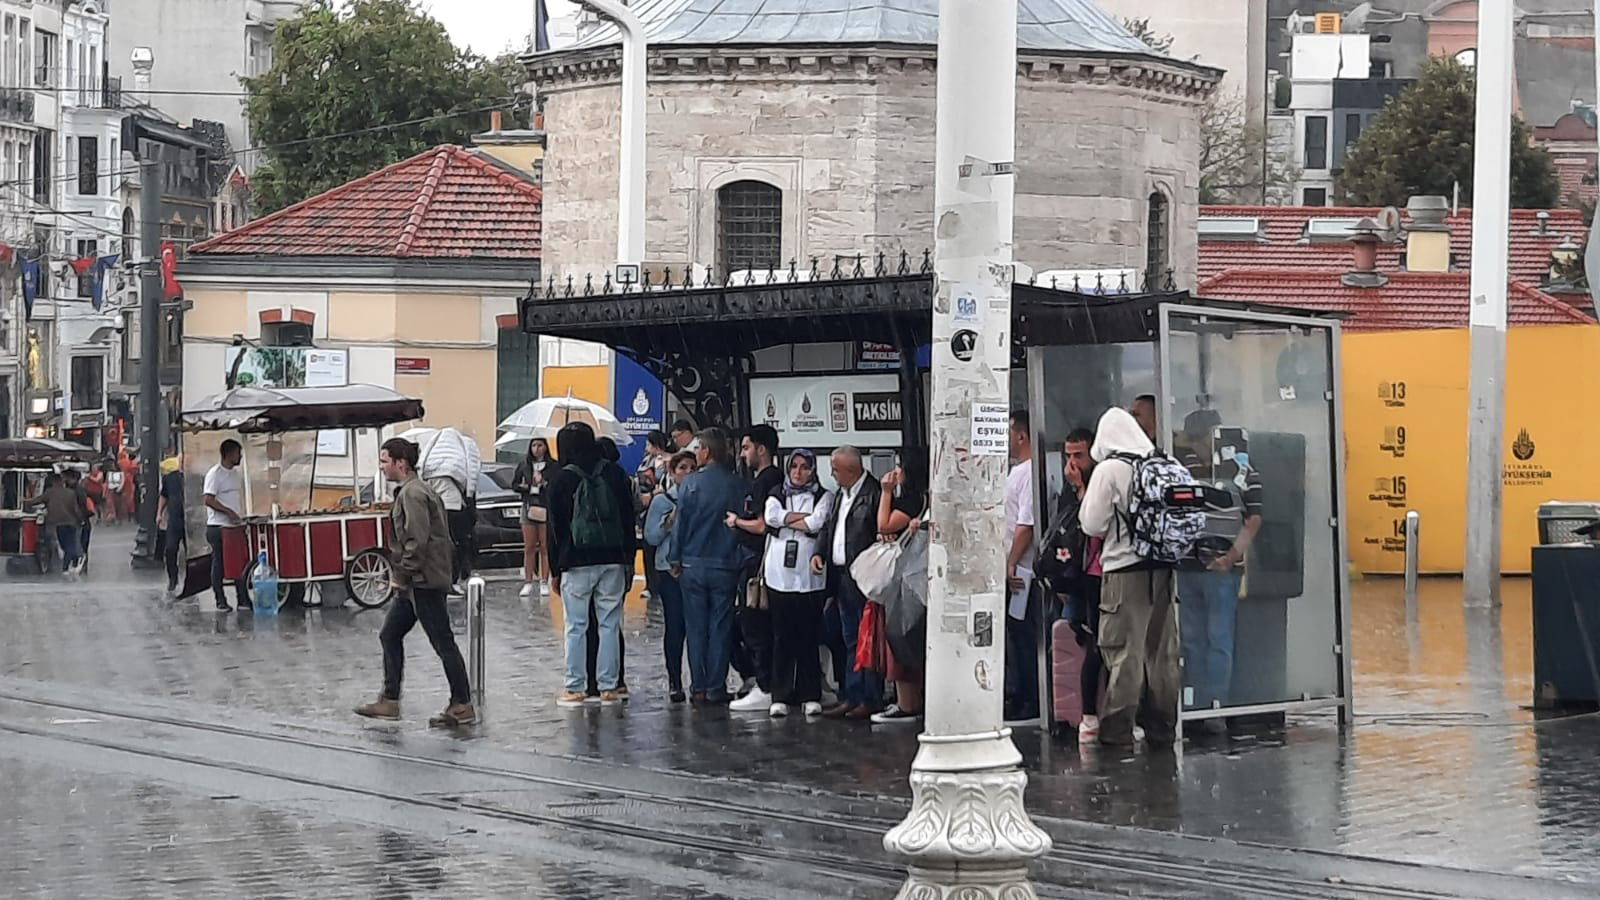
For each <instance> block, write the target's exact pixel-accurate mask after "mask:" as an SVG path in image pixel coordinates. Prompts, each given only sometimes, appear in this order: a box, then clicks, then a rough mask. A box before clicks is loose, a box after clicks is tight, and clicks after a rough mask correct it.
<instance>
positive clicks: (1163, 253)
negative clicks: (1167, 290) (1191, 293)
mask: <svg viewBox="0 0 1600 900" xmlns="http://www.w3.org/2000/svg"><path fill="white" fill-rule="evenodd" d="M1149 204H1150V205H1149V208H1148V209H1147V210H1146V211H1145V229H1146V231H1145V245H1144V277H1145V281H1146V282H1147V283H1149V284H1160V283H1161V280H1162V278H1163V276H1165V275H1166V272H1167V259H1168V253H1167V248H1168V247H1169V246H1170V242H1171V238H1170V234H1171V231H1170V228H1171V217H1170V216H1169V215H1168V208H1169V205H1168V203H1167V195H1166V194H1163V193H1161V192H1160V191H1152V192H1151V193H1150V201H1149Z"/></svg>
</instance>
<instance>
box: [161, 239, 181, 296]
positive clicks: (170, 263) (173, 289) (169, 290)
mask: <svg viewBox="0 0 1600 900" xmlns="http://www.w3.org/2000/svg"><path fill="white" fill-rule="evenodd" d="M182 296H183V285H181V284H179V283H178V248H177V246H176V245H174V244H173V243H172V242H171V241H162V242H161V300H162V302H166V301H169V300H176V299H177V298H179V297H182Z"/></svg>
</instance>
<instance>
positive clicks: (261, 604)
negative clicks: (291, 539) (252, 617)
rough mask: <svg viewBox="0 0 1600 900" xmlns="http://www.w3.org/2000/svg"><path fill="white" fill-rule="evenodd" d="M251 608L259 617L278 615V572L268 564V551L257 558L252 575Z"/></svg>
mask: <svg viewBox="0 0 1600 900" xmlns="http://www.w3.org/2000/svg"><path fill="white" fill-rule="evenodd" d="M250 606H251V608H252V609H254V610H255V613H256V615H258V616H275V615H277V614H278V570H276V569H274V568H273V567H272V566H270V565H268V564H267V551H265V550H263V551H261V553H260V554H259V555H257V556H256V568H255V571H254V572H253V573H252V574H251V575H250Z"/></svg>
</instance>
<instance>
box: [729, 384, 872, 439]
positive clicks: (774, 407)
mask: <svg viewBox="0 0 1600 900" xmlns="http://www.w3.org/2000/svg"><path fill="white" fill-rule="evenodd" d="M902 419H903V415H902V411H901V408H900V376H898V375H793V376H783V377H778V378H752V379H750V421H752V422H764V423H766V424H768V425H771V426H772V427H773V429H774V430H776V431H777V432H778V445H779V446H780V447H782V448H783V449H785V450H789V449H793V448H796V447H805V448H808V449H829V448H833V447H839V446H842V445H845V444H849V445H850V446H853V447H858V448H861V449H872V448H890V447H899V446H900V443H901V437H900V423H901V421H902Z"/></svg>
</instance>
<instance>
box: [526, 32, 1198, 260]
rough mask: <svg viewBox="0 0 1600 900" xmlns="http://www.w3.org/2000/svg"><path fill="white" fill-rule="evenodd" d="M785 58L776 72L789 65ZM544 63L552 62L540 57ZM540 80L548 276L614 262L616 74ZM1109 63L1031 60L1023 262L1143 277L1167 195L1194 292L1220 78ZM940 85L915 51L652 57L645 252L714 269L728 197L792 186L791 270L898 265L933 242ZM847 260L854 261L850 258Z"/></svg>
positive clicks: (546, 75) (1178, 250)
mask: <svg viewBox="0 0 1600 900" xmlns="http://www.w3.org/2000/svg"><path fill="white" fill-rule="evenodd" d="M780 62H781V64H780ZM545 65H549V64H548V63H546V64H545ZM562 71H563V70H559V69H555V68H545V69H541V68H539V67H538V66H535V67H534V69H533V72H534V77H535V80H537V81H540V82H541V87H540V90H541V94H542V95H543V97H544V104H545V105H544V116H545V127H546V129H547V132H548V135H549V138H548V140H549V145H548V146H549V150H548V154H547V157H546V161H545V169H544V172H545V193H544V215H545V222H544V259H543V266H544V271H545V272H546V273H548V274H550V275H555V276H557V277H558V278H564V277H565V276H566V275H568V274H574V275H575V276H576V277H577V279H578V280H579V283H581V280H582V277H583V274H584V273H589V272H594V273H603V272H605V271H608V270H609V269H610V267H611V265H612V263H613V262H614V261H615V260H614V258H613V257H614V256H615V244H616V239H615V234H616V232H615V227H616V226H615V216H616V208H617V207H616V184H617V181H616V165H617V129H618V120H619V108H620V90H619V88H618V87H617V86H616V81H615V70H614V68H611V69H610V70H609V74H608V75H602V76H596V75H594V74H593V70H592V69H585V70H584V71H585V72H588V73H590V74H589V75H588V76H587V77H584V78H581V79H580V78H577V77H564V76H563V75H562V74H561V73H562ZM1138 71H1139V70H1136V71H1135V73H1134V74H1133V75H1131V76H1130V75H1128V74H1127V72H1125V71H1123V70H1119V69H1116V68H1114V67H1108V66H1107V64H1106V63H1105V62H1104V61H1098V60H1097V61H1095V62H1093V63H1085V64H1082V65H1079V64H1077V63H1075V62H1072V61H1066V62H1063V61H1062V60H1059V59H1055V60H1050V61H1043V60H1036V61H1034V62H1033V63H1026V62H1025V63H1024V65H1023V66H1022V67H1021V69H1020V72H1021V73H1022V74H1020V75H1019V79H1018V98H1017V160H1016V162H1017V166H1018V178H1017V198H1016V239H1017V259H1018V261H1019V262H1021V263H1024V264H1026V265H1028V266H1030V267H1032V268H1033V269H1035V270H1044V269H1060V268H1112V267H1127V268H1136V269H1142V268H1143V267H1144V261H1145V234H1144V232H1145V222H1146V209H1147V202H1148V198H1149V196H1150V194H1151V192H1152V191H1155V190H1161V191H1163V192H1165V193H1166V194H1167V195H1168V197H1169V198H1170V199H1171V201H1172V202H1171V209H1172V216H1171V218H1172V222H1171V245H1172V252H1171V257H1170V258H1171V265H1172V267H1173V268H1174V269H1175V270H1176V272H1177V279H1178V283H1179V285H1181V286H1192V284H1193V273H1194V267H1195V234H1194V228H1195V220H1196V217H1197V215H1198V183H1199V178H1198V172H1197V165H1198V162H1197V159H1198V152H1199V138H1198V127H1199V126H1198V123H1199V103H1200V102H1201V100H1202V99H1203V96H1204V93H1205V91H1206V90H1209V88H1210V86H1211V84H1213V83H1214V81H1215V73H1206V72H1202V73H1201V74H1199V75H1197V74H1196V72H1195V71H1194V70H1193V69H1186V70H1181V71H1179V72H1178V73H1177V74H1176V75H1173V74H1172V73H1168V78H1167V80H1166V81H1164V82H1152V81H1151V80H1150V79H1149V77H1148V70H1143V71H1145V73H1146V74H1145V75H1143V76H1141V75H1139V74H1138ZM934 86H935V74H934V69H933V65H932V61H931V60H927V59H921V58H917V57H876V56H874V57H866V56H855V55H852V56H848V57H843V56H841V57H796V58H794V59H786V60H781V61H780V60H779V59H778V58H777V57H768V56H761V57H757V58H744V59H737V58H734V59H727V58H722V59H718V58H709V59H691V58H688V57H687V56H685V57H682V58H678V57H675V58H673V59H669V60H662V59H656V60H652V72H651V79H650V84H649V89H648V90H649V99H648V102H647V110H648V125H647V128H648V135H649V136H648V140H647V145H648V150H647V159H648V163H647V164H648V174H647V183H646V190H647V199H646V210H647V215H648V217H649V224H648V226H647V229H646V259H647V260H648V262H649V263H651V264H652V266H653V267H656V268H659V266H660V265H661V264H669V265H671V266H672V267H673V269H674V270H675V272H676V273H677V274H676V275H675V277H681V271H682V269H683V267H684V266H686V265H688V264H691V263H694V264H701V265H714V264H715V263H716V191H717V189H718V188H719V187H721V186H722V185H725V184H727V183H728V182H730V181H735V180H739V179H742V178H753V179H757V180H761V181H765V182H768V183H770V184H773V185H776V186H777V187H779V188H780V189H782V190H783V192H784V210H783V213H784V223H783V258H784V260H785V262H787V261H789V260H797V261H798V263H799V265H800V266H801V267H802V268H806V267H809V265H810V261H809V260H810V259H811V258H812V257H816V258H818V260H819V263H818V264H819V266H820V267H822V268H823V269H824V270H826V269H829V268H831V267H832V265H833V260H834V256H835V254H839V255H844V256H849V257H853V256H854V255H855V254H858V253H860V254H866V255H867V256H868V257H869V262H868V265H869V267H870V264H871V263H870V257H871V256H872V255H874V254H876V253H879V252H882V253H885V254H887V255H888V256H889V257H890V258H891V259H893V260H895V261H898V257H899V254H900V252H901V251H902V250H905V251H907V252H908V253H910V254H911V255H912V256H913V257H914V258H916V259H920V256H921V253H922V251H924V250H926V249H931V248H932V244H933V240H932V222H933V155H934ZM845 265H846V266H853V265H854V260H853V258H852V259H851V260H849V261H848V262H847V263H846V264H845Z"/></svg>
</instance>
